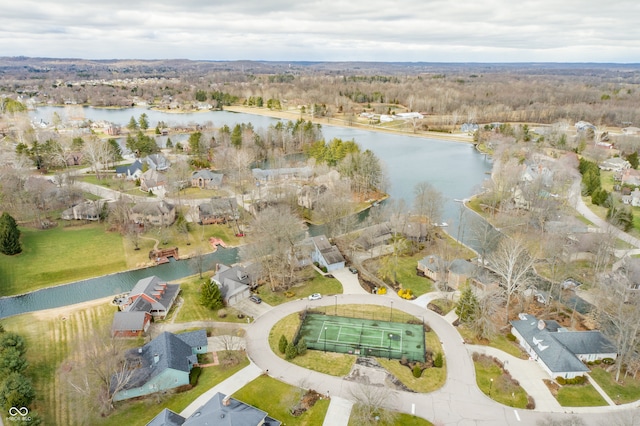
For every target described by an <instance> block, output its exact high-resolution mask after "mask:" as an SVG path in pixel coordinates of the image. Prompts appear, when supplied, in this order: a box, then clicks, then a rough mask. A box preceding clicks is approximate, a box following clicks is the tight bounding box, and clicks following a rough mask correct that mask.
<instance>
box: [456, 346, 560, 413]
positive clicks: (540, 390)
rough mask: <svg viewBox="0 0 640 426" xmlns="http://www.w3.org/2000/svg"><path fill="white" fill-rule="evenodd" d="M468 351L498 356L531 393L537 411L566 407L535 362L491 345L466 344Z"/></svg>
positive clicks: (550, 410)
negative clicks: (547, 384) (556, 397)
mask: <svg viewBox="0 0 640 426" xmlns="http://www.w3.org/2000/svg"><path fill="white" fill-rule="evenodd" d="M466 346H467V352H469V355H470V356H471V355H472V354H473V353H474V352H478V353H480V354H485V355H489V356H493V357H495V358H497V359H498V360H499V361H501V362H502V363H503V364H504V369H505V370H506V371H508V372H509V374H511V377H513V378H514V379H516V380H517V381H518V382H519V383H520V386H522V388H523V389H524V390H525V392H527V394H529V395H530V396H531V397H532V398H533V399H534V401H535V403H536V408H535V409H536V411H546V412H564V411H565V409H564V408H563V407H562V406H561V405H560V403H558V401H557V400H556V399H555V398H554V397H553V395H551V392H550V391H549V389H548V388H547V386H546V385H545V384H544V382H543V380H544V379H549V376H548V375H547V373H545V372H544V371H543V370H542V368H541V367H540V366H539V365H538V364H537V363H536V362H535V361H530V360H524V359H520V358H516V357H514V356H513V355H509V354H508V353H506V352H503V351H501V350H499V349H496V348H492V347H490V346H476V345H466Z"/></svg>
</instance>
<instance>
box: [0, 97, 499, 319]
mask: <svg viewBox="0 0 640 426" xmlns="http://www.w3.org/2000/svg"><path fill="white" fill-rule="evenodd" d="M54 112H58V114H59V115H60V116H61V117H62V118H63V119H65V118H67V117H70V118H74V117H76V118H78V116H82V117H84V118H86V119H90V120H92V121H98V120H107V121H111V122H114V123H117V124H120V125H122V126H125V125H126V124H127V123H128V122H129V120H130V119H131V117H132V116H133V117H135V118H136V119H138V117H139V116H140V114H142V113H143V112H144V113H146V114H147V115H148V117H149V123H150V125H151V126H153V127H155V125H156V123H157V122H158V121H164V122H165V123H167V124H168V125H176V124H190V123H205V122H211V123H213V125H214V126H215V127H221V126H223V125H225V124H226V125H228V126H230V127H233V126H235V125H236V124H238V123H249V122H250V123H252V124H253V126H254V128H256V129H258V128H264V127H268V126H269V125H271V124H275V123H277V122H278V121H279V120H278V119H275V118H271V117H264V116H259V115H251V114H243V113H233V112H228V111H207V112H200V113H186V114H172V113H166V112H161V111H155V110H149V109H144V108H130V109H122V110H114V109H100V108H88V107H84V108H80V107H74V108H65V107H42V108H38V109H37V110H35V111H31V112H30V115H31V117H32V118H33V119H34V120H36V121H39V120H43V121H46V122H50V121H51V118H52V116H53V113H54ZM322 133H323V135H324V138H325V140H331V139H333V138H341V139H343V140H351V139H353V140H355V141H356V142H357V143H358V144H360V145H361V146H362V147H363V148H364V149H370V150H371V151H373V152H374V153H375V154H376V155H377V156H378V158H380V159H381V160H382V162H383V164H384V166H385V168H386V171H387V175H388V180H389V187H388V189H387V190H388V192H389V194H390V195H391V198H392V199H394V198H395V199H404V200H405V202H406V203H407V208H408V209H411V202H412V199H413V188H414V187H415V185H416V184H417V183H418V182H422V181H427V182H430V183H431V184H432V185H433V186H435V187H436V188H437V189H438V190H439V191H440V192H442V193H443V194H444V196H445V197H446V199H447V201H446V204H445V208H444V215H443V218H442V220H443V221H445V222H447V223H448V224H449V228H448V231H449V233H450V234H451V235H452V236H453V237H454V238H459V239H461V240H463V241H465V242H466V243H467V244H469V245H471V246H473V242H472V241H467V238H465V232H464V230H465V228H467V227H468V226H469V223H470V221H471V220H472V219H473V218H472V215H469V214H466V215H465V219H463V221H462V222H461V226H458V223H459V218H460V203H457V202H456V201H455V200H456V199H464V198H467V197H469V196H471V195H473V194H475V193H477V192H478V191H479V188H480V185H481V184H482V182H483V181H484V180H485V179H486V178H487V173H488V172H489V171H490V170H491V161H490V160H489V159H487V158H486V157H485V156H484V155H481V154H479V153H478V152H476V151H475V150H474V149H473V147H472V146H471V145H469V144H464V143H457V142H450V141H443V140H438V139H431V138H416V137H412V136H403V135H391V134H386V133H379V132H372V131H366V130H359V129H352V128H343V127H336V126H330V125H326V124H323V125H322ZM467 235H469V233H467ZM206 256H207V262H208V263H210V264H213V263H214V262H221V263H233V262H236V261H237V250H235V249H228V250H223V249H220V250H218V251H217V252H216V253H212V254H208V255H206ZM192 266H193V265H192V264H191V263H189V261H179V262H172V263H169V264H165V265H160V266H154V267H151V268H146V269H142V270H135V271H126V272H121V273H118V274H113V275H109V276H104V277H97V278H92V279H89V280H83V281H79V282H75V283H71V284H66V285H61V286H57V287H53V288H48V289H43V290H39V291H35V292H33V293H29V294H25V295H20V296H12V297H5V298H0V318H4V317H8V316H12V315H17V314H20V313H24V312H31V311H36V310H41V309H49V308H55V307H60V306H66V305H70V304H73V303H80V302H85V301H88V300H92V299H97V298H101V297H106V296H110V295H114V294H118V293H122V292H125V291H129V290H131V288H133V286H134V285H135V283H136V282H137V281H138V280H139V279H141V278H144V277H146V276H149V275H157V276H159V277H160V278H162V279H164V280H175V279H178V278H182V277H185V276H188V275H192V274H194V273H195V269H194V268H193V267H192Z"/></svg>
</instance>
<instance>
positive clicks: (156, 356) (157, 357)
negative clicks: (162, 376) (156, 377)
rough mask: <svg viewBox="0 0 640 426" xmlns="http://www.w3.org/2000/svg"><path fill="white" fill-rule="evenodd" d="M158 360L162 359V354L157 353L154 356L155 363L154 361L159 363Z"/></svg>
mask: <svg viewBox="0 0 640 426" xmlns="http://www.w3.org/2000/svg"><path fill="white" fill-rule="evenodd" d="M158 361H160V355H158V354H155V355H154V356H153V363H154V364H157V363H158Z"/></svg>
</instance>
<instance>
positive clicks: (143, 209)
mask: <svg viewBox="0 0 640 426" xmlns="http://www.w3.org/2000/svg"><path fill="white" fill-rule="evenodd" d="M129 220H130V221H131V222H133V223H135V224H138V225H142V226H145V225H153V226H169V225H171V224H172V223H173V222H175V220H176V207H175V206H174V205H173V204H169V203H167V202H166V201H154V202H150V203H138V204H136V205H135V206H133V207H132V208H131V212H130V214H129Z"/></svg>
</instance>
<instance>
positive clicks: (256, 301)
mask: <svg viewBox="0 0 640 426" xmlns="http://www.w3.org/2000/svg"><path fill="white" fill-rule="evenodd" d="M249 300H251V301H252V302H253V303H257V304H260V303H262V299H260V296H256V295H255V294H252V295H251V296H249Z"/></svg>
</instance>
